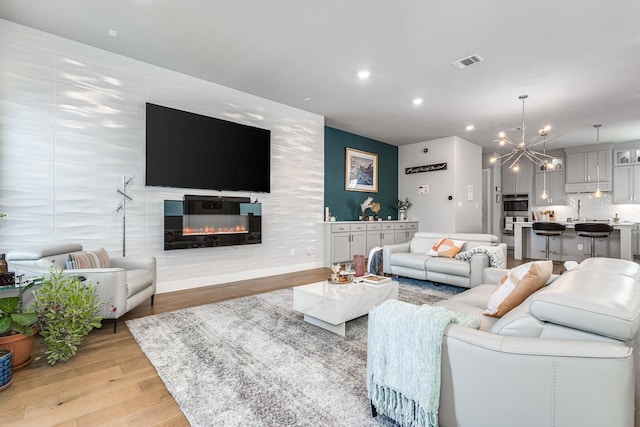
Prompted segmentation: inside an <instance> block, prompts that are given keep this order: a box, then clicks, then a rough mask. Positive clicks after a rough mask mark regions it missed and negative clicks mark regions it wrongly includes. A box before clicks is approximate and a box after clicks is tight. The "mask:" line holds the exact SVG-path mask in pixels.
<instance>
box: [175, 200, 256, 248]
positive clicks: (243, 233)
mask: <svg viewBox="0 0 640 427" xmlns="http://www.w3.org/2000/svg"><path fill="white" fill-rule="evenodd" d="M257 243H262V205H261V204H260V203H251V201H250V200H249V198H248V197H217V196H190V195H186V196H184V200H165V201H164V249H165V250H173V249H190V248H209V247H215V246H233V245H250V244H257Z"/></svg>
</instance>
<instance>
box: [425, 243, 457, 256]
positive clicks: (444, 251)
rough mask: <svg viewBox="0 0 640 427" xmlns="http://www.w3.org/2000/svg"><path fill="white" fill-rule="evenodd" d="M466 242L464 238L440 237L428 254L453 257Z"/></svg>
mask: <svg viewBox="0 0 640 427" xmlns="http://www.w3.org/2000/svg"><path fill="white" fill-rule="evenodd" d="M464 244H465V241H464V240H451V239H440V240H438V241H437V242H436V244H435V245H433V247H432V248H431V249H429V252H427V255H431V256H441V257H447V258H453V257H454V256H456V254H457V253H458V252H460V249H462V246H463V245H464Z"/></svg>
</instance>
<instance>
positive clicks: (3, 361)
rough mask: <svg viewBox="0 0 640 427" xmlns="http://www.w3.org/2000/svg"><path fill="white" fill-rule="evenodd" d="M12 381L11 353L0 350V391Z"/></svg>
mask: <svg viewBox="0 0 640 427" xmlns="http://www.w3.org/2000/svg"><path fill="white" fill-rule="evenodd" d="M12 381H13V353H11V351H10V350H0V391H2V390H4V389H5V388H7V387H9V386H10V385H11V382H12Z"/></svg>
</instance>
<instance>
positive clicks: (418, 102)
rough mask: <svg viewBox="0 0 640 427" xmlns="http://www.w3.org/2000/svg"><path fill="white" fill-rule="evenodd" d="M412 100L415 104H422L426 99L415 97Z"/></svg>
mask: <svg viewBox="0 0 640 427" xmlns="http://www.w3.org/2000/svg"><path fill="white" fill-rule="evenodd" d="M412 102H413V105H421V104H422V103H423V102H424V99H422V98H415V99H414V100H413V101H412Z"/></svg>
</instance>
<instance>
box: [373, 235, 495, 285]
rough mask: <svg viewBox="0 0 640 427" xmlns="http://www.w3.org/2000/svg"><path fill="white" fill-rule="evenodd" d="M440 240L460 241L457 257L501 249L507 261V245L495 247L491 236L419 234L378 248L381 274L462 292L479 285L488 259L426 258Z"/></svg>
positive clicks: (479, 256)
mask: <svg viewBox="0 0 640 427" xmlns="http://www.w3.org/2000/svg"><path fill="white" fill-rule="evenodd" d="M442 238H448V239H452V240H462V241H464V242H465V243H464V245H463V246H462V248H461V250H460V253H462V252H466V251H469V250H472V249H474V248H477V247H481V246H496V247H499V248H500V249H502V255H503V256H504V259H505V260H506V257H507V245H506V244H504V243H499V242H498V237H497V236H494V235H492V234H474V233H434V232H419V233H416V234H415V235H414V237H413V239H411V240H410V241H409V242H406V243H401V244H398V245H387V246H384V247H383V248H382V268H383V271H384V273H386V274H391V275H397V276H404V277H411V278H414V279H420V280H429V281H432V282H436V283H446V284H449V285H454V286H460V287H463V288H471V287H474V286H477V285H479V284H481V283H482V272H483V271H484V269H485V268H487V267H490V260H489V256H488V255H487V254H486V253H476V254H473V255H472V256H471V257H470V259H469V260H468V261H464V260H459V259H454V258H446V257H437V256H430V255H428V252H429V249H431V247H433V245H434V244H436V242H437V241H438V240H440V239H442Z"/></svg>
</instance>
